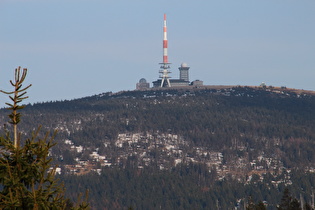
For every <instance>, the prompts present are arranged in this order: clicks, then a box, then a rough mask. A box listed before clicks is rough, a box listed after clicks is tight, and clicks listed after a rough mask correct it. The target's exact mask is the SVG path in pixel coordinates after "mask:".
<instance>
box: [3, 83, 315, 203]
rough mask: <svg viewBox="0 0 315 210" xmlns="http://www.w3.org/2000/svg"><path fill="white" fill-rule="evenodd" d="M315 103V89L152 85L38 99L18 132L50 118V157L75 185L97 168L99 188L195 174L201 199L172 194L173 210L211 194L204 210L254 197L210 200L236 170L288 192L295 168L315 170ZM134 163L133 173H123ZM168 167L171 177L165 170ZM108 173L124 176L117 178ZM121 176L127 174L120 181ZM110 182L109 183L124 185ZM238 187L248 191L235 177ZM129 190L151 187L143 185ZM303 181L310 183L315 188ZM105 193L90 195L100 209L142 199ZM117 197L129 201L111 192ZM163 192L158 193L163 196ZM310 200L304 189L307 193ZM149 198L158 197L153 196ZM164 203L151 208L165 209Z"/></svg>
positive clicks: (242, 178)
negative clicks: (69, 97) (61, 98)
mask: <svg viewBox="0 0 315 210" xmlns="http://www.w3.org/2000/svg"><path fill="white" fill-rule="evenodd" d="M314 110H315V96H314V95H313V94H312V93H310V92H309V93H306V92H303V91H297V90H290V89H287V88H272V87H269V88H268V87H266V88H261V87H240V86H238V87H222V88H210V87H206V88H190V89H155V90H154V89H151V90H147V91H126V92H119V93H104V94H99V95H95V96H90V97H85V98H81V99H76V100H66V101H57V102H47V103H37V104H32V105H31V104H30V105H27V106H26V108H25V109H24V110H22V114H23V116H22V122H21V124H20V130H21V131H22V133H23V134H25V135H27V134H28V133H29V131H32V130H33V129H34V128H36V127H38V125H42V130H43V131H47V130H48V131H52V130H53V129H57V130H58V134H57V136H56V141H57V142H58V144H57V146H55V147H54V149H53V151H52V156H53V157H54V160H55V163H57V164H58V165H60V166H61V167H60V168H61V174H62V175H63V176H65V177H63V179H64V180H68V183H72V182H71V181H69V180H75V179H73V178H71V179H70V178H67V176H70V174H76V175H80V177H77V179H81V180H80V181H79V182H81V183H82V186H84V187H86V188H89V184H87V185H85V184H83V183H84V181H83V180H82V179H84V177H85V174H87V173H92V172H93V171H95V172H97V173H98V174H99V175H96V176H98V177H99V179H100V180H99V183H97V181H95V182H94V181H93V185H95V186H94V188H95V189H96V188H97V187H96V186H98V187H99V186H100V183H101V180H102V178H104V177H107V179H110V180H111V181H112V182H113V183H114V182H115V181H114V180H116V181H118V180H119V181H118V182H120V183H124V182H125V181H126V180H129V182H128V183H129V184H132V183H133V182H132V181H130V176H131V177H132V176H135V177H138V176H143V175H146V176H149V175H150V174H151V175H152V174H155V175H154V176H159V177H151V178H148V179H141V180H143V182H144V183H143V186H148V185H149V186H154V183H153V180H158V181H159V182H160V181H161V182H166V183H168V181H170V180H172V179H173V180H176V181H170V182H172V183H173V184H179V183H178V180H180V179H182V180H189V176H191V177H194V180H190V181H191V182H192V183H195V184H196V185H195V186H194V187H192V188H191V189H188V188H189V187H188V186H186V185H185V187H184V188H185V189H183V190H185V191H184V192H194V190H197V191H198V189H199V190H201V191H198V193H200V194H198V193H196V196H197V195H198V196H200V197H198V196H197V197H196V198H195V197H193V198H192V197H190V198H189V199H191V203H190V204H189V202H188V203H187V202H184V203H180V202H179V201H178V200H177V199H176V198H172V200H169V201H168V202H170V203H169V206H164V207H165V208H167V207H169V208H186V207H194V206H193V205H195V208H199V207H200V206H198V205H199V204H200V203H198V202H197V201H198V199H199V200H200V199H201V200H202V199H205V200H206V201H204V202H206V203H204V204H203V206H202V205H201V204H200V205H201V207H204V208H206V207H209V206H212V207H214V206H216V205H219V204H218V203H220V206H221V207H228V206H230V207H231V206H233V205H234V204H235V203H234V202H236V200H237V199H243V198H244V197H246V196H248V195H246V193H245V191H246V190H243V191H242V192H243V193H242V195H239V196H238V195H236V194H237V193H235V195H231V196H230V197H229V198H226V199H227V200H222V199H221V198H220V197H216V199H213V198H212V199H211V200H209V199H208V200H207V199H206V197H207V196H210V194H211V193H214V194H216V193H217V194H216V195H219V194H220V193H221V192H220V193H219V192H218V191H216V193H215V192H213V191H211V190H210V189H211V187H214V189H217V190H218V189H220V187H219V185H220V184H219V185H214V182H215V181H220V180H221V182H222V180H226V179H228V177H229V180H231V179H232V180H237V181H238V182H241V183H243V184H244V183H251V181H252V178H253V174H255V176H258V178H257V180H256V181H255V183H256V184H257V183H258V182H261V183H262V182H264V181H266V179H268V183H269V184H268V185H273V187H274V190H275V191H278V192H280V188H281V189H283V188H284V186H293V185H294V184H295V183H293V184H292V180H291V179H290V175H289V173H290V170H294V171H296V170H298V171H300V172H301V171H302V172H303V173H304V172H305V173H307V174H312V173H313V172H314V169H315V111H314ZM6 113H8V111H7V110H5V109H1V110H0V117H1V118H0V122H1V124H2V125H3V124H4V123H5V122H6V121H7V117H6V115H7V114H6ZM8 126H10V125H8ZM9 128H10V127H9ZM191 164H193V165H194V167H195V166H196V167H197V168H196V170H193V171H192V172H189V171H185V170H184V168H185V167H186V166H187V167H188V166H189V165H190V167H188V168H190V169H193V168H194V167H192V165H191ZM178 167H180V168H178ZM183 167H184V168H183ZM127 169H128V174H129V175H127V174H123V175H118V174H119V173H124V172H123V171H124V170H125V171H126V170H127ZM135 169H136V170H135ZM117 170H118V171H117ZM139 170H140V171H141V170H142V171H143V173H140V172H139ZM132 171H133V172H132ZM153 172H154V173H153ZM130 173H131V174H132V175H130ZM133 173H134V174H133ZM167 173H171V174H172V175H170V174H169V175H166V174H167ZM109 174H112V175H113V176H117V177H120V178H117V179H115V178H113V177H110V178H109V177H108V176H109ZM189 174H190V175H189ZM300 175H301V174H300ZM71 176H72V175H71ZM178 176H179V177H178ZM123 177H126V179H125V180H120V179H121V178H123ZM163 177H164V178H165V177H168V178H165V179H164V178H163ZM259 177H261V178H259ZM263 177H265V178H263ZM279 177H280V178H279ZM281 177H282V178H281ZM291 177H292V176H291ZM88 179H89V178H88V177H86V180H88ZM195 179H197V180H195ZM209 179H211V181H209ZM94 180H96V178H95V179H94ZM163 180H164V181H163ZM259 180H260V181H259ZM103 181H104V180H103ZM146 181H149V182H150V183H146ZM89 183H90V184H91V182H89ZM102 183H103V182H102ZM126 183H127V182H126ZM271 183H272V184H271ZM107 184H108V183H107ZM107 184H106V187H107V188H110V187H113V186H116V185H115V184H112V185H110V186H108V185H107ZM116 184H117V186H119V184H118V183H116ZM134 184H136V183H134ZM138 184H139V183H138ZM217 184H218V183H217ZM234 185H235V187H236V188H238V189H240V186H238V185H237V184H236V183H234ZM234 185H231V188H233V186H234ZM66 186H67V185H66ZM117 186H116V187H117ZM242 186H243V185H242ZM266 186H267V185H265V187H266ZM297 186H299V185H297ZM68 187H69V188H71V189H73V191H72V192H75V190H82V189H77V188H76V187H78V186H75V184H74V185H71V184H69V186H68ZM90 187H91V186H90ZM130 187H131V189H134V188H137V189H138V190H139V191H143V189H142V190H140V189H139V186H138V185H134V186H130ZM156 187H157V186H156ZM279 187H280V188H279ZM162 188H163V187H162V186H158V189H159V190H162V191H163V190H164V191H165V190H166V189H162ZM267 188H268V187H267ZM304 188H305V189H311V186H308V187H306V186H305V187H304ZM137 189H134V190H131V191H130V192H131V193H132V194H133V195H137V193H140V192H138V191H137ZM172 189H173V190H174V189H177V191H178V190H179V189H180V187H179V186H174V187H173V188H172ZM264 189H265V188H264ZM269 189H270V186H269ZM272 189H273V188H272ZM116 190H117V189H116ZM128 190H130V189H128ZM128 190H127V191H128ZM168 190H171V189H168ZM265 190H266V189H265ZM100 191H101V189H98V193H97V192H94V191H93V190H92V192H91V194H92V197H93V196H94V198H95V199H97V197H98V196H108V197H107V198H106V199H103V200H102V199H101V200H102V201H101V200H99V202H96V201H95V199H94V200H93V199H92V200H93V202H94V203H93V205H94V206H95V207H97V206H98V205H100V206H102V205H103V206H104V205H105V204H106V205H107V207H109V208H113V207H114V206H115V205H116V206H119V207H127V206H138V207H139V206H140V204H139V202H140V203H141V199H144V198H140V197H137V198H134V197H128V198H123V196H124V195H123V193H122V192H120V191H119V193H118V192H117V191H115V189H110V192H109V191H106V190H105V191H104V192H103V193H104V194H102V193H101V192H100ZM164 191H163V192H164ZM210 191H211V193H210ZM170 192H172V193H173V194H174V193H175V192H173V191H169V192H165V194H168V193H170ZM184 192H183V193H184ZM116 193H117V194H116ZM157 193H160V192H157ZM178 193H180V192H178ZM205 193H206V194H207V193H208V194H207V195H205ZM209 193H210V194H209ZM114 194H115V195H116V196H117V197H119V198H121V199H118V200H115V197H110V195H114ZM162 194H163V193H162ZM162 194H161V195H160V196H162V197H163V195H162ZM175 194H176V193H175ZM175 194H174V195H175ZM184 194H185V193H184ZM251 194H252V196H254V198H255V199H259V200H267V194H268V193H267V191H266V192H264V193H260V196H256V197H255V195H254V193H253V192H252V193H251ZM148 195H149V193H148ZM178 196H179V195H178ZM180 196H183V195H180ZM180 196H179V197H180ZM205 196H206V197H205ZM233 196H234V197H233ZM306 197H307V196H306V195H305V199H306ZM275 198H279V195H278V194H277V196H275V197H274V198H273V199H275ZM137 199H139V200H137ZM148 199H149V198H148ZM150 199H154V196H153V195H152V198H151V197H150ZM220 199H221V200H220ZM233 199H234V200H233ZM269 199H271V198H270V195H269ZM136 200H137V201H136ZM172 202H174V203H172ZM176 202H177V203H176ZM207 202H208V203H207ZM268 202H269V203H273V204H274V203H275V202H276V201H275V200H272V199H271V200H269V201H268ZM100 203H101V204H100ZM142 204H143V203H142ZM151 204H152V203H151ZM106 205H105V206H106ZM147 205H150V202H148V203H147V202H146V205H144V204H143V206H142V208H143V209H145V208H151V207H152V206H151V207H150V206H147ZM156 205H157V206H158V205H162V204H159V203H157V204H156ZM163 205H166V203H164V204H163ZM176 205H177V206H176ZM181 205H182V206H181ZM183 205H184V206H183ZM189 205H191V206H189ZM157 206H155V207H152V208H151V209H154V208H158V207H157ZM162 207H163V206H162ZM223 209H224V208H223Z"/></svg>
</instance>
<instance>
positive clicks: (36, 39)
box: [0, 0, 315, 104]
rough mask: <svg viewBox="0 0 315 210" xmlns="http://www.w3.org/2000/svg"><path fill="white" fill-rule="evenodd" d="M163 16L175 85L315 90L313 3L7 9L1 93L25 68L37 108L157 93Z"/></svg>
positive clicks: (33, 4) (99, 3)
mask: <svg viewBox="0 0 315 210" xmlns="http://www.w3.org/2000/svg"><path fill="white" fill-rule="evenodd" d="M164 13H166V14H167V25H168V40H169V51H168V52H169V61H170V62H171V63H172V65H171V67H172V68H171V70H172V74H171V76H172V77H173V78H178V67H179V66H180V64H181V63H182V62H186V63H188V65H189V66H190V67H191V69H190V79H191V80H195V79H200V80H203V81H204V83H205V84H208V85H259V84H260V83H261V82H265V83H266V84H267V85H273V86H287V87H291V88H299V89H305V90H315V24H314V22H315V1H314V0H237V1H236V0H216V1H212V0H208V1H201V0H196V1H191V0H190V1H186V0H168V1H166V0H134V1H132V0H0V89H3V90H10V86H9V80H10V79H13V71H14V69H15V68H16V67H17V66H22V67H26V68H28V69H29V74H28V78H27V81H26V83H32V84H33V86H32V87H31V89H30V90H29V91H28V92H29V93H28V95H29V96H30V99H28V101H27V102H32V103H33V102H43V101H54V100H63V99H69V100H70V99H74V98H80V97H85V96H90V95H94V94H99V93H103V92H108V91H113V92H117V91H121V90H133V89H135V84H136V83H137V82H138V81H139V79H140V78H142V77H144V78H146V79H147V80H148V81H149V82H150V83H151V85H152V81H154V80H156V79H157V78H158V76H159V74H158V70H159V65H158V63H160V62H162V39H163V14H164ZM7 101H8V100H7V99H6V97H4V96H3V95H1V96H0V103H1V104H3V102H7Z"/></svg>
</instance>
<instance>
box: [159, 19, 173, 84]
mask: <svg viewBox="0 0 315 210" xmlns="http://www.w3.org/2000/svg"><path fill="white" fill-rule="evenodd" d="M167 47H168V41H167V27H166V14H164V27H163V63H159V64H160V65H161V67H160V71H159V73H161V74H162V75H161V76H160V78H162V81H161V87H164V86H168V87H171V83H170V79H169V78H170V76H169V75H168V74H169V73H171V71H170V70H169V69H170V64H171V63H169V62H168V54H167ZM164 83H166V84H164Z"/></svg>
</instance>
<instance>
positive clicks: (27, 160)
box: [0, 67, 88, 210]
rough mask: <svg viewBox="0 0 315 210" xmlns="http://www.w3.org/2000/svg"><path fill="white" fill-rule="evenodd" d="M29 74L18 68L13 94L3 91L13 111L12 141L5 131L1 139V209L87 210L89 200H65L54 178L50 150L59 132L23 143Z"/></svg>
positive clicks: (7, 130) (36, 134)
mask: <svg viewBox="0 0 315 210" xmlns="http://www.w3.org/2000/svg"><path fill="white" fill-rule="evenodd" d="M26 74H27V69H23V71H21V67H18V68H17V69H15V81H14V82H13V81H10V83H11V85H12V86H13V87H14V91H12V92H5V91H1V92H2V93H5V94H8V95H9V98H10V99H11V101H12V102H11V103H6V104H7V105H8V106H9V108H8V109H9V110H11V114H10V115H9V118H10V121H9V122H10V123H11V124H12V125H13V141H12V140H11V135H10V132H9V129H8V128H6V129H5V131H4V134H3V135H1V136H0V189H1V191H0V209H35V210H36V209H88V203H87V202H86V201H82V202H81V201H79V202H78V204H77V205H74V204H73V203H72V202H71V201H70V200H69V199H67V198H65V189H64V187H63V185H61V184H60V183H59V181H58V180H57V179H56V178H55V172H56V171H55V169H56V167H52V165H51V161H52V158H51V157H49V151H50V149H51V148H52V147H53V146H54V145H55V144H56V143H54V142H53V139H54V136H55V134H56V133H54V134H53V135H52V136H50V135H49V133H47V134H46V135H45V136H44V137H42V138H41V137H39V131H40V128H38V129H37V130H36V131H35V132H33V133H32V135H31V137H30V138H27V139H26V140H25V141H23V142H22V144H21V141H20V140H21V135H20V133H19V132H18V124H19V123H20V120H21V119H20V118H21V113H20V112H19V110H20V109H23V108H24V106H23V105H20V103H21V102H22V101H23V100H24V99H26V98H28V97H26V96H25V94H26V89H28V88H29V87H30V86H31V85H29V86H27V87H26V88H22V83H23V81H24V80H25V77H26ZM11 95H13V96H11Z"/></svg>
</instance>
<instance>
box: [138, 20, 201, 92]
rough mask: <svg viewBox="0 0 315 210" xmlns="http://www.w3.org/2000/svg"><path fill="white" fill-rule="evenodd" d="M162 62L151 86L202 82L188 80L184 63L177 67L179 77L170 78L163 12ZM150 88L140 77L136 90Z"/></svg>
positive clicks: (175, 85) (197, 83) (185, 84)
mask: <svg viewBox="0 0 315 210" xmlns="http://www.w3.org/2000/svg"><path fill="white" fill-rule="evenodd" d="M163 37H164V39H163V62H162V63H160V71H159V73H160V79H157V80H156V81H153V88H159V87H160V88H163V87H185V86H202V85H203V82H202V81H200V80H195V81H193V82H190V81H189V68H190V67H188V65H187V64H186V63H182V64H181V66H180V67H179V68H178V69H179V79H170V78H171V77H170V76H169V73H171V71H170V70H169V69H170V64H171V63H169V62H168V54H167V50H168V40H167V28H166V15H165V14H164V27H163ZM148 88H150V83H148V82H147V81H146V79H144V78H142V79H140V80H139V82H138V83H137V85H136V89H137V90H145V89H148Z"/></svg>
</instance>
